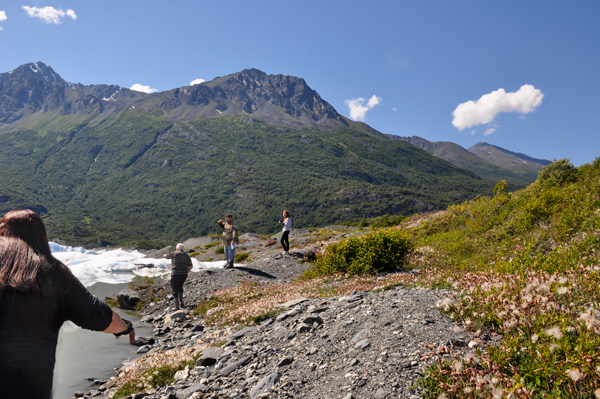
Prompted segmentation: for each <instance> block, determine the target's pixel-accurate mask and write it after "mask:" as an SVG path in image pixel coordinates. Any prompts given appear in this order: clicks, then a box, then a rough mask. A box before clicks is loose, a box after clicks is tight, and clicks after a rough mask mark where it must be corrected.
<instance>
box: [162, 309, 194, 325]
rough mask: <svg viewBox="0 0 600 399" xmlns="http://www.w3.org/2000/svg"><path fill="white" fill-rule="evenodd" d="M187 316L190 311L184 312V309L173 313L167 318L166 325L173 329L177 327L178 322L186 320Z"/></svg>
mask: <svg viewBox="0 0 600 399" xmlns="http://www.w3.org/2000/svg"><path fill="white" fill-rule="evenodd" d="M187 314H188V311H187V310H183V309H182V310H178V311H176V312H173V313H171V314H169V315H167V317H165V322H164V325H165V326H167V327H173V326H174V325H175V322H176V321H182V320H185V316H186V315H187Z"/></svg>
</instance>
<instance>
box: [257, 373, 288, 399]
mask: <svg viewBox="0 0 600 399" xmlns="http://www.w3.org/2000/svg"><path fill="white" fill-rule="evenodd" d="M280 378H281V373H271V374H269V375H268V376H266V377H265V378H263V379H262V380H260V381H259V382H258V383H257V384H256V385H255V386H254V388H252V389H251V390H250V399H256V398H257V397H258V395H260V394H261V393H263V392H265V391H268V390H269V389H271V388H273V387H274V386H275V385H276V384H277V382H278V381H279V379H280Z"/></svg>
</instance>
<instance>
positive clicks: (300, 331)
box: [296, 323, 311, 334]
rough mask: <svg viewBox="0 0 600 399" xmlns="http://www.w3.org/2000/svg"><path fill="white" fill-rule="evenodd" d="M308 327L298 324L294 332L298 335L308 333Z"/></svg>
mask: <svg viewBox="0 0 600 399" xmlns="http://www.w3.org/2000/svg"><path fill="white" fill-rule="evenodd" d="M310 328H311V327H310V326H308V325H306V324H304V323H300V324H298V325H297V326H296V331H298V332H299V333H300V334H304V333H305V332H309V331H310Z"/></svg>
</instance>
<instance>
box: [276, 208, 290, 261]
mask: <svg viewBox="0 0 600 399" xmlns="http://www.w3.org/2000/svg"><path fill="white" fill-rule="evenodd" d="M279 224H280V225H282V226H283V228H282V229H281V231H282V233H281V240H279V242H281V246H282V247H283V254H282V255H289V254H290V240H289V236H290V231H291V230H292V219H290V213H289V212H288V211H287V210H285V211H283V220H281V219H279Z"/></svg>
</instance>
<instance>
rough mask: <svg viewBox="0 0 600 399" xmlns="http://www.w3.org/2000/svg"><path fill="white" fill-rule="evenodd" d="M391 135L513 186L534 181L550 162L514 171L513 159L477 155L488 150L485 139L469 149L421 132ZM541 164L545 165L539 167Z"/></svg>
mask: <svg viewBox="0 0 600 399" xmlns="http://www.w3.org/2000/svg"><path fill="white" fill-rule="evenodd" d="M387 136H388V137H390V138H393V139H396V140H404V141H406V142H408V143H410V144H412V145H414V146H417V147H419V148H422V149H424V150H425V151H427V152H429V153H430V154H432V155H435V156H436V157H438V158H441V159H443V160H445V161H448V162H450V163H451V164H453V165H456V166H458V167H459V168H463V169H467V170H470V171H471V172H473V173H475V174H476V175H477V176H479V177H481V178H482V179H486V180H490V181H494V182H498V181H501V180H506V181H507V182H508V183H511V184H512V185H513V186H514V187H511V188H513V189H519V188H524V187H525V186H527V185H529V184H531V183H533V182H534V181H535V179H536V177H537V172H538V171H539V169H541V166H544V165H548V162H546V161H543V160H537V162H536V163H535V164H534V163H532V165H536V166H535V167H536V168H537V169H531V170H527V172H526V173H525V172H523V170H522V169H517V171H513V169H511V165H512V164H511V163H507V162H501V163H496V162H497V161H498V160H499V158H498V157H489V156H484V157H480V156H479V155H477V154H479V153H483V152H484V150H483V147H482V146H481V144H483V143H478V144H477V145H475V146H474V147H471V148H470V149H468V150H466V149H464V148H463V147H461V146H459V145H458V144H455V143H451V142H449V141H435V142H432V141H428V140H426V139H424V138H422V137H418V136H412V137H400V136H394V135H391V134H388V135H387ZM473 148H475V151H477V153H475V152H473V151H471V149H473ZM494 148H495V149H496V151H498V152H503V153H505V154H514V153H511V152H510V151H508V150H504V149H502V148H500V147H494ZM485 151H487V150H485ZM507 156H509V155H507ZM521 156H522V157H523V158H525V159H527V160H533V158H530V157H527V156H526V155H523V154H521ZM511 159H512V158H511ZM538 165H541V166H539V167H538ZM507 166H508V167H507Z"/></svg>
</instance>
